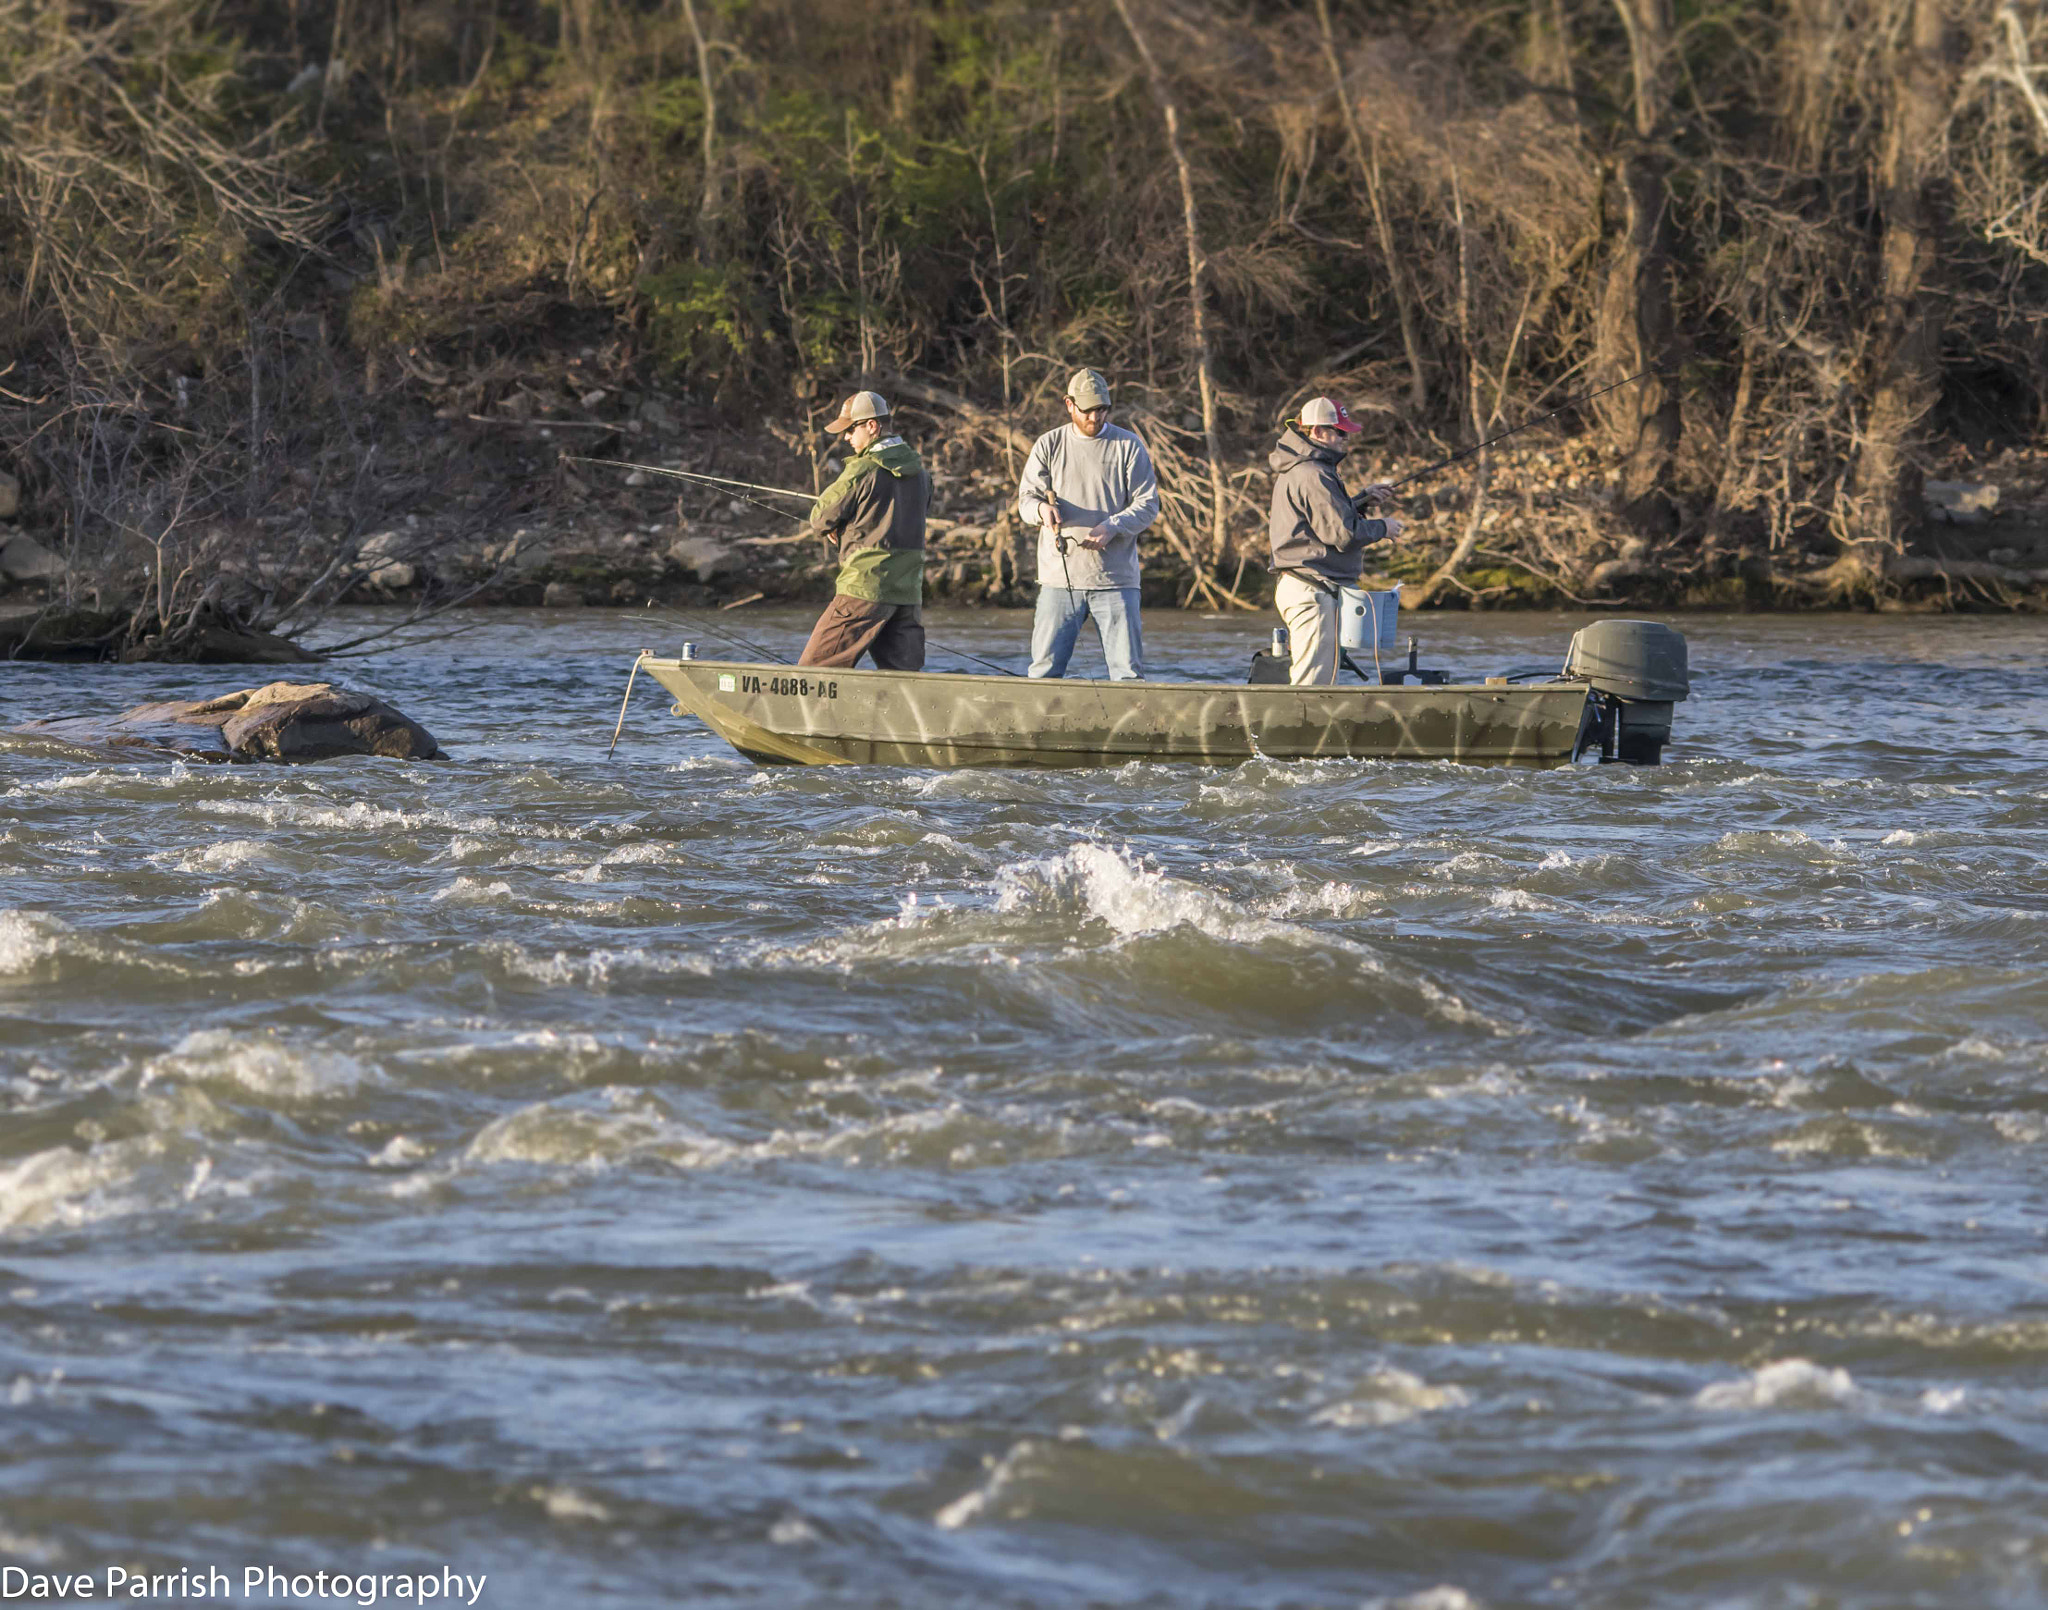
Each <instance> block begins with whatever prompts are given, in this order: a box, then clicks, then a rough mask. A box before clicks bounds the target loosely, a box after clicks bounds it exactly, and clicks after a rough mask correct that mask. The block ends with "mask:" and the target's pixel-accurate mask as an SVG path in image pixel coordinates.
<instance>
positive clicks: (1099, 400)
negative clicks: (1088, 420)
mask: <svg viewBox="0 0 2048 1610" xmlns="http://www.w3.org/2000/svg"><path fill="white" fill-rule="evenodd" d="M1067 395H1068V396H1069V397H1071V398H1072V399H1073V401H1074V406H1075V407H1076V408H1107V407H1108V406H1109V382H1108V381H1107V380H1104V379H1103V378H1102V376H1101V375H1099V374H1097V373H1096V372H1095V371H1094V370H1093V369H1076V370H1075V371H1074V374H1073V378H1072V379H1070V380H1069V381H1068V382H1067Z"/></svg>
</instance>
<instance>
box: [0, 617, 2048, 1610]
mask: <svg viewBox="0 0 2048 1610" xmlns="http://www.w3.org/2000/svg"><path fill="white" fill-rule="evenodd" d="M719 621H720V623H721V624H722V625H724V626H725V627H726V628H727V629H734V628H739V629H743V630H745V631H746V632H747V633H749V634H750V635H751V636H753V637H754V638H756V639H758V640H759V641H761V642H763V643H765V644H767V645H769V646H771V647H774V648H777V649H781V650H784V651H793V649H794V647H795V646H796V645H797V644H798V643H800V641H801V636H802V632H803V630H804V628H805V626H806V624H807V621H806V620H805V619H804V618H800V617H799V616H797V615H795V614H789V613H760V612H747V613H744V614H730V615H725V616H722V617H719ZM344 624H349V623H344ZM469 624H471V625H473V626H474V627H475V628H476V629H475V630H473V631H471V632H470V633H468V634H467V635H464V636H461V637H457V638H454V639H451V640H447V641H443V642H439V643H434V644H429V645H425V646H421V647H416V648H412V649H408V650H406V651H404V652H402V653H399V654H395V655H392V656H389V657H385V658H381V659H377V660H370V661H364V662H360V663H358V664H357V665H356V666H354V667H353V668H352V669H351V671H350V672H349V675H350V679H351V680H353V681H355V682H357V683H358V684H359V685H363V686H368V687H372V688H375V689H376V690H378V691H380V692H382V693H384V694H386V695H387V696H388V697H390V698H392V699H393V700H394V701H395V702H397V703H399V704H400V705H401V706H402V707H404V708H405V709H407V710H408V711H409V712H410V713H412V714H414V715H416V716H417V717H419V718H420V719H421V720H423V721H424V722H425V723H426V724H427V725H428V726H429V727H431V728H432V729H433V730H434V731H435V733H436V734H437V736H439V737H440V738H441V740H442V742H443V744H444V745H445V746H446V747H447V748H448V749H449V750H450V751H451V753H452V754H453V755H454V756H455V757H456V759H455V762H454V763H453V764H449V765H416V766H407V765H402V764H397V763H392V762H383V761H364V762H336V763H329V764H324V765H319V766H311V767H305V768H299V769H292V770H285V769H279V768H264V767H253V766H251V767H234V768H226V767H221V768H213V767H207V766H204V765H197V764H194V765H185V764H174V763H167V762H163V761H158V760H150V759H114V760H108V759H104V758H101V759H91V758H80V757H78V756H77V755H75V754H69V753H65V752H62V751H58V750H56V749H54V748H51V747H49V746H47V745H45V744H42V743H39V742H35V741H29V740H19V739H15V740H6V741H5V746H4V747H0V801H4V810H0V1449H4V1455H0V1565H7V1566H15V1567H19V1568H21V1569H22V1570H24V1571H31V1572H45V1573H57V1572H66V1571H85V1572H97V1573H100V1574H101V1575H104V1573H105V1572H106V1571H107V1569H108V1568H109V1567H112V1566H120V1567H123V1568H125V1569H129V1570H132V1571H149V1570H153V1571H158V1572H169V1571H174V1570H176V1569H178V1568H181V1567H184V1568H190V1569H192V1570H194V1571H200V1570H204V1569H206V1568H209V1567H217V1568H220V1569H222V1570H225V1571H230V1572H233V1573H235V1577H234V1582H235V1591H236V1597H237V1599H238V1601H239V1599H240V1591H241V1587H242V1578H241V1577H240V1575H239V1573H240V1571H241V1570H243V1569H244V1568H246V1567H248V1566H252V1565H265V1566H273V1567H278V1568H281V1569H285V1570H289V1571H292V1572H303V1573H311V1572H314V1571H316V1570H327V1571H331V1572H339V1573H351V1574H353V1573H407V1572H413V1573H418V1572H436V1571H440V1570H442V1569H443V1568H444V1567H452V1568H453V1569H454V1570H456V1571H458V1572H461V1573H466V1574H469V1575H472V1576H474V1575H479V1574H481V1575H487V1577H488V1583H487V1585H486V1586H485V1588H484V1590H483V1593H482V1597H481V1601H480V1602H482V1603H484V1604H487V1605H491V1606H535V1607H557V1606H563V1605H572V1604H573V1605H595V1604H603V1605H608V1606H610V1605H619V1606H627V1605H632V1606H638V1605H649V1606H652V1605H663V1604H690V1605H698V1604H734V1605H760V1606H846V1607H866V1606H902V1607H927V1606H929V1607H941V1606H943V1607H953V1606H961V1605H976V1606H1002V1607H1009V1606H1016V1607H1023V1606H1070V1605H1072V1606H1080V1605H1105V1606H1107V1605H1115V1606H1126V1605H1128V1606H1141V1605H1142V1606H1161V1607H1165V1606H1173V1607H1176V1610H1179V1607H1188V1606H1218V1607H1221V1606H1233V1607H1235V1606H1254V1607H1274V1610H1279V1607H1283V1606H1284V1607H1311V1606H1316V1607H1321V1606H1329V1607H1337V1606H1345V1607H1361V1606H1372V1607H1378V1610H1393V1607H1396V1606H1399V1607H1402V1610H1472V1607H1476V1606H1487V1607H1492V1610H1506V1607H1510V1606H1559V1607H1566V1606H1569V1607H1579V1606H1600V1607H1634V1606H1643V1607H1648V1606H1670V1605H1699V1606H1715V1607H1730V1610H1733V1607H1753V1610H1791V1607H1795V1606H1827V1607H1861V1606H1873V1607H1874V1606H1928V1607H1942V1610H1951V1607H1956V1606H1972V1607H1984V1606H2037V1605H2041V1604H2044V1603H2048V1211H2044V1202H2043V1190H2044V1185H2048V983H2044V974H2043V964H2044V962H2048V901H2044V895H2048V885H2044V878H2043V858H2042V857H2043V849H2044V845H2048V679H2044V678H2043V675H2042V665H2041V660H2042V647H2043V642H2044V634H2043V630H2042V628H2041V626H2040V625H2039V624H2037V623H2032V622H2025V621H1986V620H1902V619H1896V618H1868V617H1863V618H1819V619H1817V618H1695V619H1690V620H1686V621H1682V622H1680V624H1681V625H1682V627H1683V629H1684V630H1685V631H1686V632H1687V634H1688V637H1689V639H1690V642H1691V648H1692V655H1693V663H1694V667H1695V671H1696V675H1697V682H1696V689H1697V692H1696V696H1695V698H1694V699H1693V701H1692V702H1691V703H1689V704H1686V705H1683V706H1681V707H1680V710H1679V724H1678V731H1677V738H1676V742H1675V744H1674V746H1673V749H1672V751H1671V761H1670V763H1669V764H1667V765H1665V766H1663V767H1662V768H1660V769H1654V770H1634V769H1629V768H1623V767H1608V768H1600V767H1594V766H1590V765H1588V766H1581V767H1579V768H1575V769H1568V770H1561V771H1554V772H1547V773H1529V772H1507V771H1485V770H1478V769H1471V768H1464V767H1458V766H1451V765H1422V764H1381V763H1353V762H1343V763H1300V764H1272V763H1263V762H1255V763H1253V764H1250V765H1247V766H1243V767H1241V768H1238V769H1236V770H1229V771H1207V770H1198V769H1192V768H1180V767H1170V766H1151V765H1129V766H1123V767H1120V768H1116V769H1113V770H1097V771H1080V772H1069V773H1033V772H1012V773H965V772H952V773H946V772H920V771H908V770H869V769H864V768H854V767H848V768H829V769H820V770H799V769H791V768H782V769H763V768H757V767H755V766H752V765H750V764H748V763H746V762H744V761H742V760H740V759H739V758H738V757H736V756H735V755H733V754H732V753H731V752H730V751H728V750H727V749H726V748H725V746H724V745H723V744H721V743H720V742H718V741H717V740H715V739H713V738H711V737H710V736H709V735H708V734H707V733H705V732H704V731H703V730H701V729H700V728H698V727H697V726H696V724H695V723H694V722H690V721H687V720H684V719H681V718H677V717H674V716H672V715H670V714H668V713H667V711H666V701H665V699H664V698H663V697H662V695H661V694H660V691H659V689H658V688H654V687H652V686H651V685H650V684H649V682H648V680H647V679H645V678H643V679H642V681H641V685H640V691H639V693H638V694H637V695H636V698H635V704H634V711H633V715H632V718H631V719H630V721H629V723H628V727H627V734H626V738H625V741H624V743H623V744H622V747H621V749H620V752H619V755H618V758H617V759H615V760H611V761H607V760H606V758H605V755H604V746H605V743H606V741H607V739H608V738H609V737H610V733H611V727H612V721H613V718H614V715H615V713H616V709H617V703H618V699H619V695H620V692H621V690H622V687H623V684H624V679H625V672H626V668H627V664H628V662H629V660H630V658H631V655H632V653H633V651H634V650H635V649H637V648H638V647H640V646H641V645H642V644H643V643H645V644H648V645H651V646H654V647H656V648H658V649H661V650H663V651H671V650H673V648H674V647H675V646H676V644H677V643H678V642H679V641H680V639H681V637H682V636H684V635H686V634H684V633H682V632H680V631H678V630H677V629H676V628H674V627H673V626H669V625H665V624H661V623H658V622H656V621H654V620H653V619H652V618H651V617H648V616H640V617H632V616H618V615H612V614H608V613H599V612H592V613H569V614H563V615H559V616H553V617H541V616H538V615H533V614H518V613H505V614H498V615H480V616H477V617H473V618H472V620H471V621H470V623H469ZM1026 624H1027V623H1026V620H1025V618H1024V617H1023V616H1021V615H1015V614H980V615H972V614H958V615H937V616H935V617H934V618H933V621H932V630H933V631H934V633H935V634H936V636H937V637H939V638H940V639H942V640H944V641H945V642H947V643H949V644H956V645H958V646H960V647H963V648H966V649H969V650H971V651H973V652H976V653H981V654H985V655H989V656H991V657H997V658H1004V659H1008V660H1011V661H1015V660H1016V659H1017V655H1018V651H1019V650H1020V648H1021V640H1022V638H1023V636H1024V634H1025V630H1026ZM1575 624H1578V622H1577V621H1575V620H1572V619H1567V618H1565V617H1561V616H1560V617H1531V616H1517V617H1472V618H1457V617H1443V618H1438V617H1431V618H1428V619H1426V620H1424V621H1422V622H1421V623H1420V625H1419V627H1418V628H1417V629H1418V630H1420V631H1421V632H1422V634H1423V635H1424V637H1425V638H1426V640H1427V641H1426V644H1425V649H1426V652H1425V663H1441V664H1445V665H1448V666H1451V667H1453V668H1456V669H1459V670H1462V671H1464V672H1466V673H1468V674H1483V673H1486V672H1493V671H1501V670H1506V669H1511V668H1517V667H1521V666H1527V665H1536V664H1543V663H1555V661H1556V660H1557V659H1558V658H1559V657H1561V654H1562V651H1563V647H1564V643H1565V639H1566V637H1567V635H1568V633H1569V630H1570V629H1571V627H1572V626H1573V625H1575ZM1147 625H1148V636H1149V638H1150V642H1149V647H1150V650H1151V655H1152V659H1153V661H1154V670H1155V674H1158V675H1164V676H1179V675H1191V674H1207V675H1234V674H1238V673H1239V672H1241V669H1242V666H1243V664H1244V656H1245V654H1246V652H1247V651H1248V649H1249V647H1250V646H1251V642H1252V639H1253V637H1254V636H1255V635H1256V634H1257V632H1258V631H1259V630H1260V629H1261V628H1260V626H1259V625H1258V624H1254V625H1252V626H1247V625H1245V624H1244V623H1242V622H1235V623H1234V622H1226V621H1214V620H1204V619H1200V618H1194V617H1189V618H1185V619H1172V618H1166V617H1154V618H1153V619H1152V620H1150V621H1148V623H1147ZM691 635H698V636H700V637H702V638H704V639H705V640H706V641H707V648H708V647H709V646H710V645H709V641H708V640H709V635H710V634H709V633H708V632H700V633H696V634H691ZM941 663H945V662H943V661H942V659H941V658H940V656H938V655H936V654H935V655H934V664H935V665H938V664H941ZM248 680H249V678H248V676H247V674H246V673H245V672H241V671H238V670H235V669H233V668H212V669H190V668H162V667H146V668H90V667H50V666H44V667H35V666H9V667H6V668H5V669H4V671H0V720H5V721H13V720H17V719H20V718H22V717H24V716H31V715H46V714H59V713H63V714H72V713H89V712H93V711H98V710H111V709H117V708H121V707H123V706H125V705H127V704H129V703H133V702H136V701H138V700H139V699H141V698H144V697H149V696H185V695H192V694H197V693H201V692H216V691H220V690H221V689H223V688H226V687H233V686H240V685H244V684H245V683H246V682H247V681H248ZM393 1591H395V1590H393ZM261 1598H262V1596H261V1595H260V1594H259V1596H258V1601H257V1602H261ZM123 1602H127V1601H123ZM159 1602H163V1601H161V1600H159ZM178 1602H194V1603H197V1602H201V1600H200V1598H199V1597H198V1596H197V1592H196V1591H195V1593H194V1594H193V1595H192V1596H191V1597H190V1598H189V1599H185V1600H179V1601H178ZM276 1602H284V1599H283V1598H282V1597H281V1598H279V1599H278V1600H277V1601H276ZM301 1602H305V1601H301ZM329 1602H334V1601H332V1600H330V1601H329Z"/></svg>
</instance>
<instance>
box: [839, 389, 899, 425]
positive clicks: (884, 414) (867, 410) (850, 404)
mask: <svg viewBox="0 0 2048 1610" xmlns="http://www.w3.org/2000/svg"><path fill="white" fill-rule="evenodd" d="M888 417H889V399H888V398H886V397H884V396H883V395H882V394H881V393H880V392H879V391H856V392H855V393H854V394H853V395H852V396H851V397H849V398H847V399H846V401H845V402H843V403H841V404H840V405H839V417H838V418H837V419H835V420H833V421H832V423H831V424H829V425H827V426H826V427H825V429H826V430H828V431H829V432H831V433H832V434H833V435H834V436H843V435H845V433H846V432H848V431H850V430H852V429H853V427H854V426H856V425H858V424H859V423H861V421H862V420H866V419H887V418H888Z"/></svg>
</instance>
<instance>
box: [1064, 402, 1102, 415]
mask: <svg viewBox="0 0 2048 1610" xmlns="http://www.w3.org/2000/svg"><path fill="white" fill-rule="evenodd" d="M1067 406H1068V407H1069V408H1071V409H1073V410H1074V412H1075V413H1077V414H1079V415H1081V417H1082V418H1084V419H1093V418H1095V417H1096V416H1097V415H1098V414H1100V415H1107V414H1108V413H1109V404H1108V403H1104V404H1103V405H1102V406H1101V407H1100V408H1083V407H1082V406H1081V405H1080V404H1079V403H1076V402H1072V401H1069V402H1068V404H1067Z"/></svg>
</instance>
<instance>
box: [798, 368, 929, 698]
mask: <svg viewBox="0 0 2048 1610" xmlns="http://www.w3.org/2000/svg"><path fill="white" fill-rule="evenodd" d="M825 429H826V430H828V431H830V432H831V433H832V434H833V435H834V436H842V435H843V436H844V437H845V438H846V446H847V447H848V449H850V451H849V453H848V455H847V459H846V467H845V468H844V469H842V470H841V471H840V472H839V479H838V480H836V481H834V482H833V483H832V484H831V485H830V486H828V487H826V488H825V490H824V493H823V494H822V495H821V496H820V497H819V499H818V501H817V502H816V503H815V504H813V505H812V506H811V526H812V528H813V529H814V530H815V531H817V532H818V534H819V535H820V536H823V537H826V538H828V539H830V538H834V537H836V538H837V539H838V543H839V559H840V563H839V579H838V581H837V582H836V583H835V584H834V591H833V597H832V602H831V603H830V604H828V605H826V606H825V613H824V614H822V615H820V616H819V617H818V624H817V625H815V626H813V627H812V628H811V640H810V641H809V642H808V643H806V644H805V645H804V651H803V655H802V657H801V658H799V659H798V660H797V664H799V665H823V666H830V667H834V668H840V669H849V668H851V667H852V666H853V665H854V664H855V662H857V661H858V660H859V659H860V657H861V655H862V654H867V655H868V656H869V657H870V658H872V659H873V660H874V662H875V665H876V667H877V668H878V669H880V670H884V671H922V670H923V669H924V617H923V615H922V613H921V612H920V610H919V606H920V605H921V604H922V603H923V602H924V523H925V516H926V515H927V514H929V513H930V512H931V506H932V478H931V476H930V475H929V474H927V473H926V471H925V467H924V464H923V462H922V461H921V460H920V459H919V458H918V456H917V453H916V451H915V450H914V449H913V448H912V447H911V446H910V444H909V443H907V442H905V441H904V440H903V438H902V437H901V436H898V435H897V434H896V433H895V431H894V430H893V429H892V428H891V426H890V420H889V404H888V401H887V399H886V398H884V397H883V396H881V394H880V393H878V392H873V391H856V392H855V393H854V394H853V395H852V396H851V397H849V398H847V399H846V401H845V402H843V403H841V404H840V405H839V417H838V418H836V419H834V420H833V421H832V423H831V424H829V425H827V426H826V427H825Z"/></svg>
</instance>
